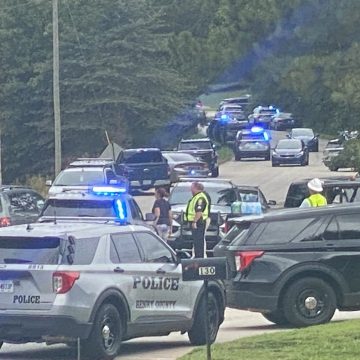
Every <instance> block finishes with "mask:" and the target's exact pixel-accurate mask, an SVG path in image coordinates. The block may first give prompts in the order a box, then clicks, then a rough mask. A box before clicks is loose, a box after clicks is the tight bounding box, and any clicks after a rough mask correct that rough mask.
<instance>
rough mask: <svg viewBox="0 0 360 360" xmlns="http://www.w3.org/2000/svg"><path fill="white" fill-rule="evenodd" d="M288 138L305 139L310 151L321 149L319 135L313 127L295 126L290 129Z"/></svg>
mask: <svg viewBox="0 0 360 360" xmlns="http://www.w3.org/2000/svg"><path fill="white" fill-rule="evenodd" d="M288 138H289V139H297V140H301V141H303V142H304V143H305V145H306V147H307V148H308V149H309V151H314V152H318V151H319V135H315V134H314V131H313V130H312V129H309V128H293V129H291V130H290V132H289V134H288Z"/></svg>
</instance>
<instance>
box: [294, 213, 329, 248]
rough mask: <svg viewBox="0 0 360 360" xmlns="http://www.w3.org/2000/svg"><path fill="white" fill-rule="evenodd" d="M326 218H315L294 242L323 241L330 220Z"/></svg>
mask: <svg viewBox="0 0 360 360" xmlns="http://www.w3.org/2000/svg"><path fill="white" fill-rule="evenodd" d="M324 220H325V219H324V218H318V219H314V220H313V221H312V222H311V223H310V224H309V225H307V226H306V227H305V228H304V229H303V230H302V231H300V233H299V234H298V235H297V236H296V238H295V239H294V242H307V241H322V240H323V234H324V229H325V226H326V225H327V224H328V221H325V223H324Z"/></svg>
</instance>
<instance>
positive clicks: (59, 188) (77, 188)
mask: <svg viewBox="0 0 360 360" xmlns="http://www.w3.org/2000/svg"><path fill="white" fill-rule="evenodd" d="M91 188H92V186H87V185H81V186H58V185H52V186H51V187H50V189H49V195H56V194H61V193H64V192H66V191H74V192H77V191H79V192H82V191H88V190H89V189H91Z"/></svg>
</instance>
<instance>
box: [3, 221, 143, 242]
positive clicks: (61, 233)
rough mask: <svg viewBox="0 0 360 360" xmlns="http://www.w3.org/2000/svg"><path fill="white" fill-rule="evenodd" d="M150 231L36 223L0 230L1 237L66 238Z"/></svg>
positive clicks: (73, 224) (107, 225) (114, 226)
mask: <svg viewBox="0 0 360 360" xmlns="http://www.w3.org/2000/svg"><path fill="white" fill-rule="evenodd" d="M144 230H145V231H149V228H146V227H145V226H141V225H119V224H118V225H116V224H115V223H109V224H99V223H94V224H93V223H88V222H59V223H54V222H51V223H34V224H30V225H14V226H9V227H4V228H0V237H1V236H4V237H45V236H51V237H65V236H69V235H72V236H74V237H75V238H87V237H96V236H102V235H106V234H110V233H115V232H119V233H120V232H129V231H130V232H133V231H144Z"/></svg>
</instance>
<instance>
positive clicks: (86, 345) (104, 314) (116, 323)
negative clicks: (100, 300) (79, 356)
mask: <svg viewBox="0 0 360 360" xmlns="http://www.w3.org/2000/svg"><path fill="white" fill-rule="evenodd" d="M105 327H108V329H109V330H110V337H109V338H108V340H105V337H104V335H103V331H104V328H105ZM123 329H124V325H123V323H122V319H121V315H120V313H119V311H118V309H117V308H116V307H115V306H114V305H112V304H103V305H102V306H101V307H100V309H99V310H98V312H97V313H96V316H95V320H94V323H93V327H92V329H91V333H90V336H89V338H88V339H86V340H84V341H83V344H82V349H83V351H84V352H85V355H86V356H87V357H88V358H90V359H94V360H110V359H113V358H114V357H116V355H117V354H118V353H119V350H120V345H121V340H122V337H123ZM111 337H113V338H111ZM109 342H110V344H109Z"/></svg>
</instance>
